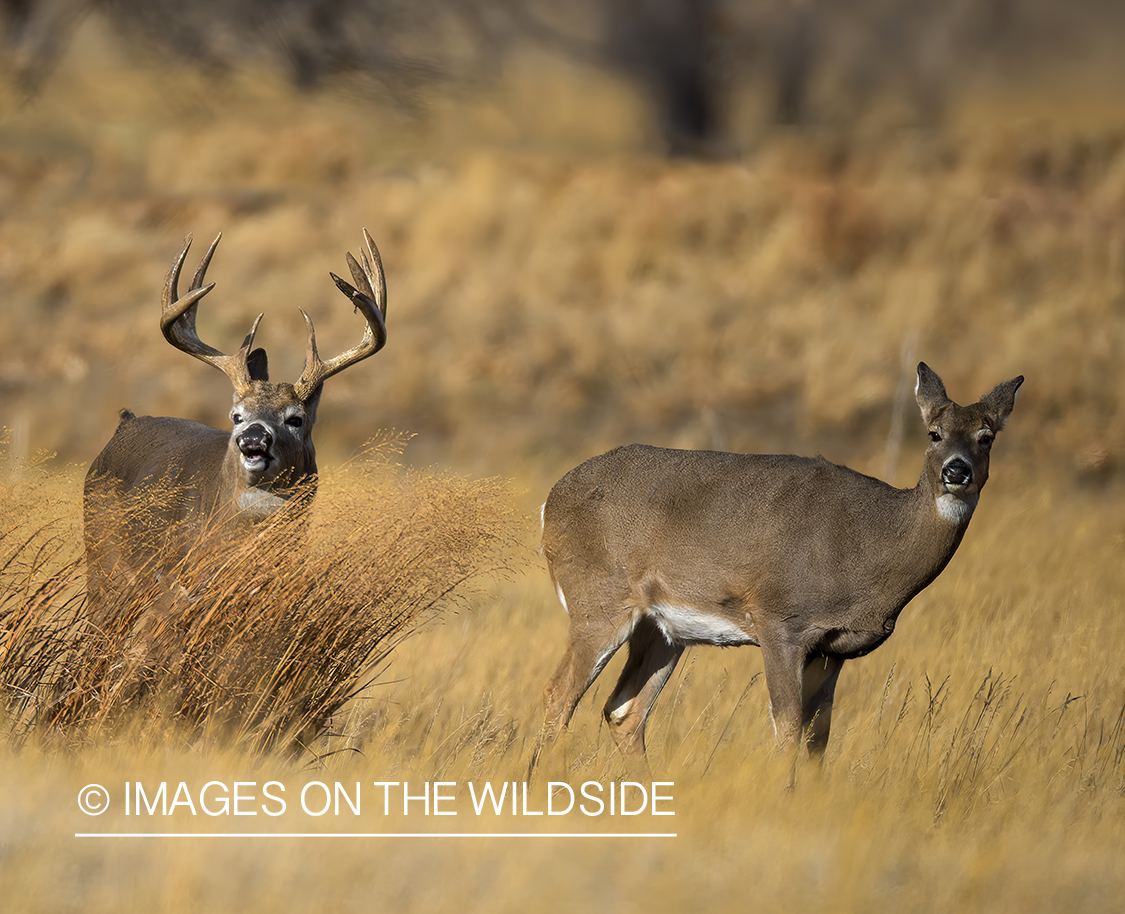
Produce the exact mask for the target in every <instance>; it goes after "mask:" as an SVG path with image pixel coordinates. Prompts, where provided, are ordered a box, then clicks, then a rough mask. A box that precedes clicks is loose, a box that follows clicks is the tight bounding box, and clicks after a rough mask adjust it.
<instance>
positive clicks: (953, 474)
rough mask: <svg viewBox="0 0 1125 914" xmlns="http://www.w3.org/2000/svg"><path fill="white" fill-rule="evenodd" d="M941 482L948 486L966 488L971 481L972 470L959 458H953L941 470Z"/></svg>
mask: <svg viewBox="0 0 1125 914" xmlns="http://www.w3.org/2000/svg"><path fill="white" fill-rule="evenodd" d="M941 481H942V482H944V483H945V484H946V485H949V486H966V485H968V484H969V483H970V482H972V481H973V468H972V467H971V466H969V464H968V463H966V462H965V461H964V460H962V459H961V458H960V457H954V458H953V459H952V460H951V461H949V463H947V464H946V465H945V466H943V467H942V468H941Z"/></svg>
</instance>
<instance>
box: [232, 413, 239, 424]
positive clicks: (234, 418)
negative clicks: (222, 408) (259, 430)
mask: <svg viewBox="0 0 1125 914" xmlns="http://www.w3.org/2000/svg"><path fill="white" fill-rule="evenodd" d="M230 421H231V422H233V423H234V424H235V425H239V424H241V422H242V413H231V414H230Z"/></svg>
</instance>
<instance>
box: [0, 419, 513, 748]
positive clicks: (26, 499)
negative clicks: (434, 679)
mask: <svg viewBox="0 0 1125 914" xmlns="http://www.w3.org/2000/svg"><path fill="white" fill-rule="evenodd" d="M395 444H396V442H394V441H387V442H383V444H382V445H381V446H380V448H379V449H377V450H375V451H371V452H369V453H368V454H367V455H365V456H364V457H363V458H360V459H357V460H355V461H353V462H352V463H351V464H350V465H349V466H348V467H346V468H343V469H341V470H339V471H337V472H335V473H334V474H331V475H329V476H328V477H327V478H326V479H325V480H324V482H323V483H322V488H323V490H324V491H323V492H322V493H321V495H320V497H319V498H318V499H316V502H315V508H314V509H313V515H312V522H311V526H310V524H309V520H308V518H306V517H304V516H301V515H293V514H290V515H286V516H284V517H283V518H282V519H281V520H278V521H276V522H267V523H264V524H261V525H259V526H257V527H255V528H253V530H251V531H249V532H247V533H245V534H244V535H242V536H239V537H237V538H234V539H231V538H228V539H225V540H224V539H219V538H207V537H201V538H200V540H199V542H198V543H197V544H196V545H195V546H193V547H192V548H190V549H189V550H188V551H187V553H186V554H185V555H184V556H183V558H182V559H180V560H179V561H178V562H176V564H175V565H174V566H173V567H171V568H166V567H164V566H163V565H162V566H160V568H159V570H158V569H157V568H143V569H139V570H138V573H137V574H136V576H135V578H134V579H133V580H131V581H130V580H127V579H124V578H122V579H120V580H116V581H114V582H113V586H114V590H113V592H111V593H110V594H109V595H108V597H107V598H106V599H105V602H104V605H99V606H97V607H94V608H93V611H91V608H90V607H87V605H86V601H85V599H84V594H83V591H82V584H83V579H84V571H85V567H84V558H83V556H82V554H81V548H80V539H76V537H75V529H74V526H75V521H74V517H73V513H74V507H73V505H70V506H69V507H68V509H66V511H65V513H63V511H62V508H61V505H62V504H63V503H65V502H66V501H67V500H71V501H72V500H73V490H76V489H77V487H78V482H77V480H76V479H75V478H74V477H72V476H67V477H64V478H63V479H56V480H50V479H49V478H37V479H34V480H30V481H24V482H23V483H21V484H20V486H19V489H20V490H22V491H17V492H16V493H14V494H13V493H12V492H11V491H10V490H9V491H5V493H4V494H5V499H4V503H3V506H2V509H0V510H2V516H0V518H2V519H0V530H2V531H3V533H2V535H0V550H2V551H0V575H2V580H3V584H4V587H3V591H2V597H0V600H2V602H0V691H2V692H3V695H4V701H5V707H6V730H7V733H8V737H9V739H10V741H12V742H14V743H15V744H17V745H19V744H21V743H23V742H25V741H26V740H28V739H31V740H33V741H36V742H42V743H44V744H48V745H56V744H57V745H59V746H61V747H70V748H75V747H80V746H83V745H87V744H89V743H90V742H91V741H93V742H101V741H104V740H107V739H109V740H113V739H117V738H121V735H122V734H123V733H128V734H131V735H132V736H135V735H136V734H137V733H142V734H144V738H145V740H146V741H155V742H159V743H161V744H162V745H195V744H203V745H208V744H215V745H234V746H239V747H241V748H242V749H243V751H245V752H247V753H248V754H249V755H250V756H253V755H255V754H257V753H261V752H265V751H268V750H270V749H273V748H279V747H282V748H283V747H289V748H291V749H299V750H303V751H304V752H306V753H315V752H316V751H317V746H318V745H319V744H318V742H317V738H318V737H319V736H321V734H322V733H323V731H324V730H325V729H326V728H327V727H328V726H329V725H330V724H331V722H332V719H333V717H334V715H336V714H337V713H338V712H339V711H340V709H341V708H343V707H344V706H345V705H346V704H347V703H348V702H349V701H351V700H352V699H353V698H354V697H355V696H356V695H357V694H359V693H361V692H362V691H363V690H364V689H365V688H366V687H367V686H368V685H369V684H370V682H371V681H372V680H373V679H375V678H376V677H377V676H378V675H379V673H380V672H381V670H382V666H383V664H384V663H385V661H386V659H387V657H388V656H389V655H390V653H391V652H392V651H393V649H394V648H395V646H396V645H397V644H398V643H399V642H400V641H401V640H402V639H404V638H406V637H407V636H408V635H410V634H411V633H413V632H414V631H416V630H417V629H419V628H420V627H422V626H424V625H426V624H427V623H428V622H431V621H432V620H433V618H434V616H435V615H436V614H437V613H438V612H439V611H440V610H443V609H450V608H453V607H455V606H457V605H459V604H461V603H463V601H464V600H466V599H467V598H468V596H469V595H470V594H471V593H472V592H473V590H474V588H476V587H478V586H479V584H480V582H481V580H482V579H483V578H484V576H486V575H494V574H498V573H502V572H503V571H504V569H505V568H507V567H508V563H509V562H511V561H515V559H514V553H513V548H514V544H515V530H516V527H515V522H514V515H513V509H512V507H511V505H510V501H509V497H508V495H507V493H506V491H505V488H504V486H503V485H502V484H501V483H499V482H498V481H495V480H491V481H481V482H470V481H467V480H465V479H463V478H461V477H457V476H453V475H449V474H442V473H436V472H428V473H427V472H420V471H414V472H407V471H400V470H399V469H398V468H396V467H395V466H394V465H393V464H392V463H390V462H389V461H388V459H387V457H386V455H385V454H382V455H380V454H381V452H382V451H385V450H386V449H387V448H389V447H393V446H394V445H395ZM41 472H42V471H39V473H41ZM63 484H66V485H68V486H69V488H70V489H71V490H72V492H71V493H70V495H71V498H70V499H66V498H65V497H61V496H56V498H55V499H52V500H51V501H49V502H48V505H50V504H52V502H56V503H59V508H58V509H56V510H58V511H59V513H58V515H57V516H52V514H51V511H50V510H48V511H47V512H46V513H44V506H43V504H42V498H41V493H42V492H43V491H44V490H45V489H49V488H51V486H52V485H53V486H55V487H60V486H61V485H63ZM32 493H34V494H32ZM157 497H158V496H157ZM29 507H31V509H32V510H31V514H30V516H28V509H29ZM107 526H112V524H109V525H107ZM158 571H159V573H158Z"/></svg>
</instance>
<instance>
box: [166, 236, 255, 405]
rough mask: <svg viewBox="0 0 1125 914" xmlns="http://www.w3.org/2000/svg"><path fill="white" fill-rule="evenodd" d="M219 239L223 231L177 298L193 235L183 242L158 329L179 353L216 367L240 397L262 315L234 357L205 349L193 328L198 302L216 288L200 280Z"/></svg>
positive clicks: (247, 379)
mask: <svg viewBox="0 0 1125 914" xmlns="http://www.w3.org/2000/svg"><path fill="white" fill-rule="evenodd" d="M222 237H223V235H222V232H220V233H219V234H218V235H217V236H216V237H215V240H214V241H212V242H211V246H210V247H209V248H208V249H207V253H206V254H204V255H203V259H202V260H200V261H199V266H198V267H197V268H196V270H195V275H194V276H193V277H192V280H191V285H190V286H189V288H188V291H187V292H186V293H185V294H184V296H183V297H182V298H181V297H180V296H179V280H180V272H181V271H182V270H183V266H184V261H185V260H186V259H187V254H188V249H189V248H191V242H192V236H191V235H188V236H187V238H186V239H185V240H184V246H183V249H182V250H181V251H180V253H179V255H178V256H177V257H176V259H175V260H174V261H172V266H171V267H170V268H169V270H168V275H167V277H165V280H164V291H163V294H162V295H161V299H160V330H161V332H162V333H163V334H164V338H165V339H166V340H167V341H168V342H169V343H171V344H172V345H173V346H175V347H176V348H177V349H179V350H180V351H181V352H186V353H187V354H188V355H192V356H195V357H196V358H197V359H199V360H200V361H201V362H206V363H207V364H208V365H212V366H214V367H215V368H218V369H219V370H220V371H221V372H223V374H225V375H226V376H227V377H228V378H230V381H231V384H233V385H234V389H235V391H236V392H237V393H239V394H241V393H243V392H244V391H245V390H246V389H247V388H248V387H249V386H250V369H249V368H248V367H247V364H246V358H247V354H248V353H249V352H250V347H251V346H252V345H253V342H254V333H255V332H256V331H257V329H258V321H260V320H261V319H262V315H260V314H259V315H258V319H257V320H255V321H254V326H253V327H251V328H250V333H249V334H248V335H247V337H246V340H245V342H244V343H243V345H242V348H241V349H240V350H239V351H238V354H237V355H224V354H223V353H222V352H220V351H219V350H218V349H215V348H214V347H213V346H208V345H207V344H206V343H204V342H203V341H202V340H201V339H200V338H199V333H198V331H197V330H196V329H195V319H196V315H197V313H198V309H199V301H200V299H202V298H203V296H204V295H206V294H207V293H208V292H210V291H211V290H212V289H213V288H215V284H214V283H213V282H210V283H207V285H204V284H203V281H204V279H205V278H206V276H207V267H208V266H209V265H210V264H211V258H212V257H213V256H214V254H215V249H216V248H217V247H218V246H219V240H220V239H221V238H222Z"/></svg>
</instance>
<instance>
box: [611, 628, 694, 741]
mask: <svg viewBox="0 0 1125 914" xmlns="http://www.w3.org/2000/svg"><path fill="white" fill-rule="evenodd" d="M683 652H684V646H683V645H681V644H672V643H670V642H669V641H668V639H667V638H665V637H664V632H662V631H661V630H660V628H659V626H657V624H656V623H655V622H654V621H653V620H652V618H651V617H650V616H642V617H641V618H640V619H639V620H638V621H637V624H636V626H635V627H634V628H633V632H632V634H631V635H630V636H629V658H628V660H626V661H625V667H624V669H622V671H621V677H620V678H619V679H618V680H617V686H616V688H614V690H613V694H612V695H610V697H609V701H607V702H606V706H605V719H606V721H607V722H608V723H609V732H610V733H611V734H612V735H613V739H614V742H616V743H617V747H618V748H619V749H620V750H621V752H622V754H624V755H626V756H627V757H629V758H632V759H634V760H640V759H643V758H644V755H645V721H646V720H648V714H649V711H651V710H652V706H653V704H654V703H655V701H656V699H657V696H659V695H660V690H661V689H663V688H664V685H665V683H667V682H668V677H670V676H671V675H672V671H673V670H674V669H675V668H676V663H677V661H679V659H680V657H681V656H682V655H683Z"/></svg>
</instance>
